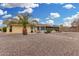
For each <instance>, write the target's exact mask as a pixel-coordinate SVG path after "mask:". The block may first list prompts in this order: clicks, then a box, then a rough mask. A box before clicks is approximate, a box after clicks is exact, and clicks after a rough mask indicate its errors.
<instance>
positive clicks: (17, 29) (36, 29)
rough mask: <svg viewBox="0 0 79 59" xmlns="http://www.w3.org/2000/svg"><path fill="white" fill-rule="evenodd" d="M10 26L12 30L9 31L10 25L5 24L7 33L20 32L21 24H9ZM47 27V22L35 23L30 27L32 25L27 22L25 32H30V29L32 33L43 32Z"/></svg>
mask: <svg viewBox="0 0 79 59" xmlns="http://www.w3.org/2000/svg"><path fill="white" fill-rule="evenodd" d="M11 26H12V32H10V26H7V33H22V29H23V27H22V25H21V24H11ZM47 27H51V26H50V25H48V24H36V25H35V26H34V28H32V25H30V24H28V25H27V27H26V28H27V33H28V34H30V33H31V31H33V33H37V32H44V31H45V30H46V28H47Z"/></svg>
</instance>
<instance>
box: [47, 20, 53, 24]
mask: <svg viewBox="0 0 79 59" xmlns="http://www.w3.org/2000/svg"><path fill="white" fill-rule="evenodd" d="M46 23H47V24H50V25H54V21H53V20H48V21H46Z"/></svg>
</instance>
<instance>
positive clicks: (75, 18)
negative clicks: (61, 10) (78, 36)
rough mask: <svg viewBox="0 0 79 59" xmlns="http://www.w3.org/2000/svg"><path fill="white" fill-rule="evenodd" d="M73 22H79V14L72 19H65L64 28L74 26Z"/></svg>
mask: <svg viewBox="0 0 79 59" xmlns="http://www.w3.org/2000/svg"><path fill="white" fill-rule="evenodd" d="M73 21H79V13H77V14H75V15H72V16H71V17H66V18H64V23H63V26H68V27H70V26H72V23H73Z"/></svg>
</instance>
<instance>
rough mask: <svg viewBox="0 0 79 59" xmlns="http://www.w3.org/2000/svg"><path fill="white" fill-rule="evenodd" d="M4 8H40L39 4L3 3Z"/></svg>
mask: <svg viewBox="0 0 79 59" xmlns="http://www.w3.org/2000/svg"><path fill="white" fill-rule="evenodd" d="M1 6H3V7H7V8H12V7H23V8H35V7H39V4H37V3H3V4H1Z"/></svg>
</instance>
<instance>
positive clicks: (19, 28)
mask: <svg viewBox="0 0 79 59" xmlns="http://www.w3.org/2000/svg"><path fill="white" fill-rule="evenodd" d="M22 30H23V27H22V26H12V32H9V27H7V33H22ZM27 32H28V33H30V32H31V27H30V26H27Z"/></svg>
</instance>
